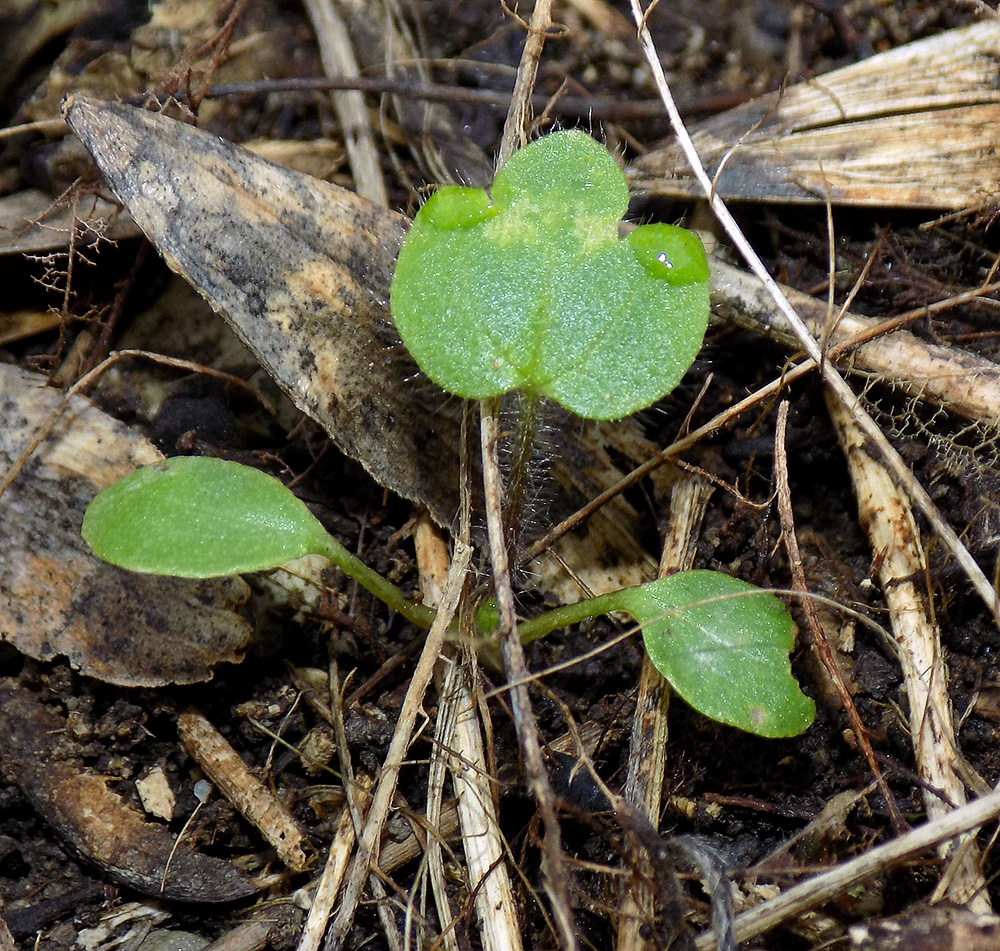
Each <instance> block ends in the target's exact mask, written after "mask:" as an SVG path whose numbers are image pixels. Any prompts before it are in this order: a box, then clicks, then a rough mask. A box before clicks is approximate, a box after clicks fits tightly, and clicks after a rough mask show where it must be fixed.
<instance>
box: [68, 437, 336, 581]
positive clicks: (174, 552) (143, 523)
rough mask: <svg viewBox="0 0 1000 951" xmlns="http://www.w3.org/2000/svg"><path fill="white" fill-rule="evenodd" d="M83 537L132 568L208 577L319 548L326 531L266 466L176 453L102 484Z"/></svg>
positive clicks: (272, 564)
mask: <svg viewBox="0 0 1000 951" xmlns="http://www.w3.org/2000/svg"><path fill="white" fill-rule="evenodd" d="M83 537H84V540H85V541H86V542H87V544H88V545H90V547H91V549H93V551H94V554H95V555H97V556H98V557H99V558H103V559H104V560H105V561H109V562H111V563H112V564H114V565H120V566H122V567H124V568H129V569H131V570H132V571H145V572H148V573H151V574H160V575H177V576H180V577H184V578H209V577H212V576H214V575H230V574H238V573H241V572H249V571H261V570H263V569H265V568H273V567H275V566H276V565H281V564H283V563H284V562H286V561H290V560H291V559H293V558H300V557H301V556H302V555H306V554H308V553H310V552H314V551H322V550H323V548H324V546H325V540H326V532H325V530H324V529H323V526H322V525H320V523H319V522H318V521H317V520H316V518H315V517H314V516H313V515H312V513H311V512H310V511H309V510H308V509H307V508H306V507H305V505H303V504H302V502H300V501H299V500H298V499H297V498H296V497H295V496H294V495H293V494H292V493H291V492H289V491H288V489H286V488H285V486H283V485H282V484H281V483H280V482H279V481H278V480H277V479H273V478H271V476H269V475H267V474H266V473H264V472H260V471H259V470H257V469H251V468H249V467H248V466H241V465H239V464H237V463H235V462H225V461H223V460H222V459H209V458H205V457H195V456H178V457H177V458H174V459H167V460H165V461H164V462H160V463H157V464H156V465H152V466H148V467H147V468H145V469H138V470H136V471H135V472H133V473H131V474H130V475H128V476H126V477H125V478H124V479H122V480H120V481H119V482H116V483H115V484H114V485H113V486H111V487H110V488H109V489H105V490H104V491H103V492H102V493H101V494H100V495H98V496H97V498H96V499H94V501H93V502H91V504H90V506H89V508H88V509H87V514H86V516H84V519H83Z"/></svg>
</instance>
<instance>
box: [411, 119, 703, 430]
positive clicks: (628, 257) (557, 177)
mask: <svg viewBox="0 0 1000 951" xmlns="http://www.w3.org/2000/svg"><path fill="white" fill-rule="evenodd" d="M492 195H493V198H492V202H490V199H489V197H488V196H487V194H486V192H485V191H482V190H477V189H469V188H455V187H447V188H443V189H441V190H440V191H439V192H437V193H436V194H435V195H434V196H433V197H432V198H431V199H430V201H428V202H427V204H425V205H424V207H423V208H422V209H421V210H420V212H419V213H418V214H417V216H416V219H415V220H414V222H413V225H412V227H411V229H410V233H409V235H408V236H407V238H406V241H405V242H404V243H403V247H402V250H401V251H400V255H399V260H398V261H397V263H396V272H395V275H394V277H393V281H392V289H391V304H392V313H393V317H394V319H395V321H396V326H397V328H398V330H399V333H400V336H401V337H402V338H403V342H404V343H405V344H406V346H407V348H408V349H409V350H410V352H411V353H412V354H413V356H414V358H415V359H416V361H417V363H418V364H419V365H420V367H421V369H422V370H423V371H424V372H425V373H426V374H427V375H428V376H429V377H430V378H431V379H432V380H434V382H436V383H437V384H439V385H440V386H442V387H444V388H445V389H446V390H449V391H450V392H453V393H457V394H458V395H459V396H464V397H468V398H485V397H490V396H498V395H500V394H501V393H505V392H507V391H509V390H512V389H521V390H524V391H525V392H527V393H530V394H532V395H535V396H547V397H549V398H551V399H554V400H555V401H556V402H558V403H561V404H562V405H563V406H565V407H566V408H567V409H569V410H572V411H573V412H575V413H577V414H579V415H581V416H586V417H589V418H593V419H616V418H619V417H622V416H628V415H629V414H631V413H634V412H636V411H637V410H640V409H643V408H644V407H646V406H649V405H650V404H652V403H653V402H655V401H656V400H657V399H659V398H660V397H661V396H663V395H665V394H666V393H668V392H670V390H672V389H673V388H674V387H675V386H676V385H677V383H678V382H680V379H681V377H682V376H683V374H684V372H685V371H686V370H687V368H688V367H689V366H690V365H691V363H692V362H693V360H694V358H695V356H697V353H698V350H699V349H700V348H701V342H702V338H703V337H704V334H705V328H706V326H707V322H708V283H709V282H708V263H707V259H706V258H705V252H704V249H703V248H702V246H701V242H700V241H699V240H698V238H697V236H696V235H694V234H693V233H691V232H689V231H685V230H684V229H681V228H675V227H673V226H669V225H646V226H643V227H640V228H637V229H635V230H634V231H633V232H632V234H631V235H630V236H629V237H628V238H627V239H625V240H621V239H620V238H619V236H618V226H619V224H620V221H621V217H622V215H623V214H624V213H625V211H626V208H627V206H628V186H627V184H626V182H625V178H624V176H623V175H622V173H621V170H620V169H619V168H618V166H617V164H616V163H615V161H614V159H613V158H612V157H611V155H610V154H609V153H608V151H607V150H606V149H605V148H603V147H602V146H601V145H599V144H598V143H597V142H595V141H594V140H593V139H591V138H590V137H589V136H587V135H585V134H584V133H582V132H555V133H553V134H551V135H547V136H545V137H543V138H541V139H539V140H537V141H536V142H533V143H532V144H531V145H529V146H526V147H525V148H523V149H521V150H520V151H519V152H516V153H515V154H514V155H513V156H512V157H511V159H510V160H509V161H508V162H507V164H506V165H504V167H503V168H502V169H501V170H500V172H499V173H498V174H497V177H496V181H495V182H494V184H493V189H492Z"/></svg>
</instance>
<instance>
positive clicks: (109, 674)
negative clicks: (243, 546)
mask: <svg viewBox="0 0 1000 951" xmlns="http://www.w3.org/2000/svg"><path fill="white" fill-rule="evenodd" d="M61 399H62V396H61V394H60V393H59V392H58V391H57V390H54V389H51V388H49V387H47V386H46V381H45V378H44V377H41V376H38V375H37V374H31V373H28V372H27V371H21V370H18V369H16V368H15V367H11V366H0V418H2V419H3V420H4V421H5V425H4V428H3V429H2V430H0V458H5V459H6V460H8V461H13V460H14V459H16V458H17V456H18V455H19V453H20V451H21V449H22V448H23V447H24V446H25V445H26V444H27V442H28V440H29V439H30V438H31V436H32V435H33V433H34V432H35V430H36V429H37V428H38V427H39V426H40V425H41V424H42V423H43V422H44V421H45V420H46V419H47V418H48V416H49V414H50V413H51V412H52V411H53V410H54V409H55V408H56V407H57V406H58V405H59V403H60V401H61ZM160 458H162V457H161V456H160V454H159V453H158V452H157V451H156V449H155V448H154V447H153V446H152V444H150V443H149V442H148V441H147V440H145V439H142V438H141V437H139V436H138V435H136V434H135V433H134V432H132V431H131V430H129V429H128V427H127V426H125V425H124V424H123V423H120V422H118V421H117V420H114V419H112V418H111V417H109V416H107V415H106V414H105V413H102V412H101V411H100V410H99V409H97V408H96V407H95V406H93V405H92V404H91V403H89V402H88V401H87V400H84V399H74V400H73V401H72V402H71V404H70V409H69V410H68V412H67V413H66V414H65V415H64V416H63V418H62V419H61V421H60V423H59V424H58V426H57V427H56V430H55V431H54V432H53V434H52V436H51V437H50V438H49V440H47V441H46V442H45V443H43V444H42V446H41V447H40V449H39V450H38V452H37V453H36V454H35V455H34V456H33V457H32V459H31V460H30V461H29V463H28V465H27V466H26V467H25V469H24V471H22V472H21V474H20V476H19V477H18V478H17V480H15V482H14V484H13V485H12V486H11V487H10V489H9V490H8V491H7V492H6V493H5V494H4V495H3V496H2V497H0V524H2V525H3V535H4V542H3V551H2V553H0V640H5V641H8V642H9V643H11V644H13V645H14V646H15V647H16V648H17V649H18V650H19V651H21V652H22V653H24V654H27V655H29V656H30V657H34V658H36V659H38V660H51V659H52V658H54V657H58V656H65V657H66V658H67V659H68V660H69V662H70V663H71V664H72V665H73V666H74V667H75V668H77V669H78V670H80V671H81V672H82V673H84V674H87V675H88V676H90V677H96V678H98V679H99V680H105V681H108V682H109V683H115V684H120V685H122V686H162V685H163V684H167V683H194V682H198V681H203V680H210V679H211V677H212V667H213V666H214V665H215V664H218V663H223V662H235V661H238V660H239V659H240V658H241V657H242V654H243V651H244V650H245V649H246V646H247V644H248V643H249V640H250V636H251V629H250V626H249V624H247V622H246V621H245V620H244V619H243V618H242V617H241V616H240V614H239V613H238V610H239V608H240V606H241V605H242V604H243V603H244V602H245V601H246V600H247V597H248V596H249V589H248V588H247V585H246V583H245V582H244V581H243V580H242V579H240V578H217V579H212V580H209V581H202V582H190V581H184V580H181V579H177V578H155V577H152V576H149V575H138V574H133V573H131V572H127V571H122V570H120V569H118V568H112V567H111V566H109V565H106V564H104V562H101V561H98V560H97V559H96V558H95V557H94V556H93V555H92V554H91V553H90V552H89V550H88V549H87V546H86V545H85V544H84V542H83V539H82V538H81V537H80V525H81V523H82V521H83V513H84V511H85V509H86V507H87V505H88V504H89V502H90V500H91V499H92V498H93V497H94V496H95V495H96V494H97V492H98V491H100V490H101V489H103V488H105V487H106V486H108V485H110V484H111V483H112V482H114V481H115V480H116V479H119V478H121V477H122V476H123V475H125V474H127V473H128V472H131V471H132V470H133V469H135V468H136V467H137V466H139V465H146V464H148V463H151V462H155V461H156V460H158V459H160Z"/></svg>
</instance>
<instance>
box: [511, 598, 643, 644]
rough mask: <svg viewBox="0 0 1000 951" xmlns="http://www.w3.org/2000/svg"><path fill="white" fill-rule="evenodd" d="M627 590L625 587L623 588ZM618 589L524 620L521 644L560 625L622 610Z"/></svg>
mask: <svg viewBox="0 0 1000 951" xmlns="http://www.w3.org/2000/svg"><path fill="white" fill-rule="evenodd" d="M625 590H626V591H627V590H628V589H627V588H626V589H625ZM620 594H621V592H620V591H611V592H610V593H608V594H602V595H599V596H598V597H596V598H587V599H585V600H584V601H577V602H576V604H564V605H563V606H562V607H559V608H554V609H553V610H551V611H547V612H546V613H545V614H542V615H539V616H538V617H536V618H532V619H531V620H530V621H525V622H524V623H523V624H522V625H520V627H518V632H519V633H520V635H521V643H522V644H530V643H531V642H532V641H537V640H538V638H540V637H545V635H546V634H551V633H552V632H553V631H555V630H557V629H558V628H560V627H569V625H571V624H578V623H579V622H580V621H583V620H586V619H587V618H589V617H598V616H599V615H601V614H607V613H608V612H609V611H623V610H625V606H624V605H623V604H622V603H621V598H620V597H619V595H620Z"/></svg>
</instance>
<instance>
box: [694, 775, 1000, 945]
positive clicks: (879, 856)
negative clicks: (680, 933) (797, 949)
mask: <svg viewBox="0 0 1000 951" xmlns="http://www.w3.org/2000/svg"><path fill="white" fill-rule="evenodd" d="M998 814H1000V791H996V792H992V793H990V794H989V795H988V796H983V797H982V798H981V799H976V800H974V801H973V802H970V803H969V804H968V805H966V806H962V807H961V808H960V809H955V810H954V811H953V812H949V813H948V814H947V815H945V816H942V817H941V818H940V819H934V820H933V821H931V822H927V823H924V825H922V826H920V827H918V828H916V829H914V830H912V831H911V832H907V833H905V834H904V835H901V836H898V837H897V838H895V839H893V840H892V841H891V842H886V843H885V844H884V845H880V846H877V847H876V848H874V849H871V850H870V851H868V852H866V853H864V855H859V856H858V857H857V858H856V859H852V860H851V861H850V862H845V863H844V864H843V865H838V866H836V867H835V868H832V869H830V870H829V871H828V872H823V873H822V874H821V875H814V876H813V877H812V878H809V879H808V880H806V881H804V882H800V883H799V884H798V885H795V886H794V887H792V888H789V889H788V891H785V892H782V893H781V895H779V896H778V897H777V898H775V899H773V900H771V901H768V902H764V904H762V905H758V906H757V907H756V908H752V909H751V910H750V911H747V912H744V913H743V914H742V915H740V916H739V917H738V918H737V919H736V940H737V941H738V942H743V941H749V940H750V939H751V938H753V937H756V936H757V935H759V934H763V933H764V932H765V931H769V930H770V929H771V928H774V927H776V926H777V925H780V924H781V923H782V922H783V921H787V920H788V919H790V918H794V917H796V916H797V915H802V914H805V913H806V912H807V911H811V910H812V909H814V908H819V907H820V906H821V905H825V904H826V903H827V902H828V901H832V900H833V899H834V898H836V897H837V896H838V895H843V894H844V893H845V892H847V891H849V890H850V889H852V888H855V887H856V886H858V885H861V884H863V883H864V882H866V881H867V880H868V879H870V878H874V877H875V876H876V875H883V874H885V872H886V870H887V869H890V868H892V867H893V866H895V865H899V864H901V863H902V862H905V861H907V860H908V859H911V858H916V857H917V856H918V855H921V854H922V853H924V852H926V851H927V850H928V849H932V848H934V847H935V846H937V845H939V844H940V843H942V842H947V841H948V840H949V839H954V838H955V837H956V836H959V835H961V834H962V833H964V832H968V831H969V830H970V829H975V828H976V827H977V826H981V825H983V824H984V823H986V822H989V821H991V820H992V819H995V818H996V817H997V815H998ZM695 947H696V948H697V949H698V951H712V949H713V948H714V947H715V935H714V934H713V933H712V932H706V933H704V934H701V935H699V936H698V938H697V940H696V941H695Z"/></svg>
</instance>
